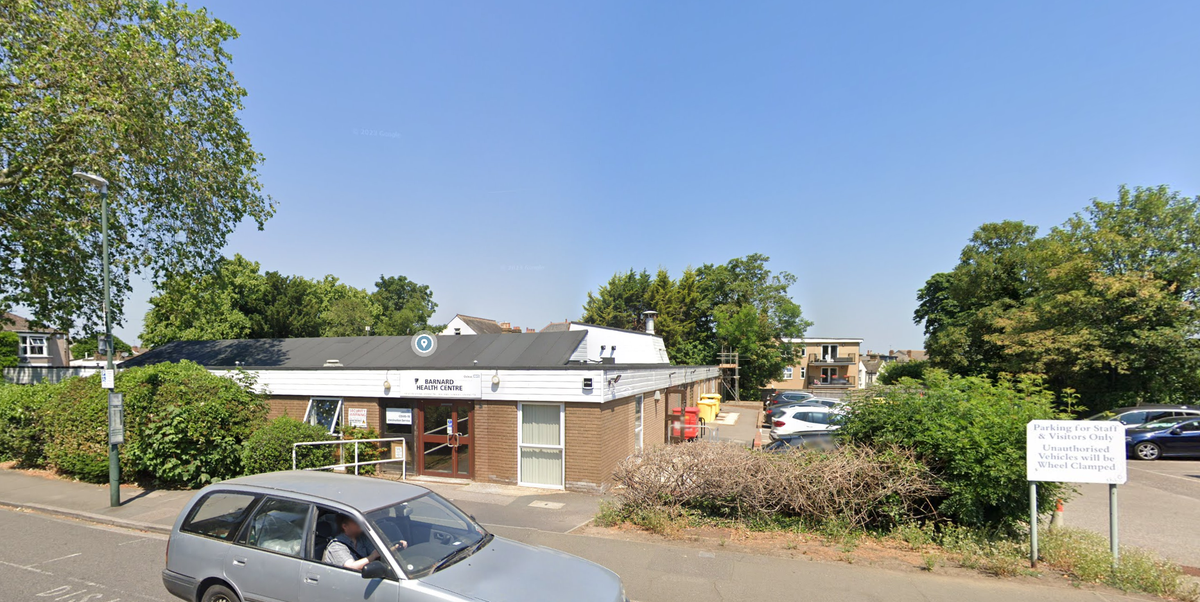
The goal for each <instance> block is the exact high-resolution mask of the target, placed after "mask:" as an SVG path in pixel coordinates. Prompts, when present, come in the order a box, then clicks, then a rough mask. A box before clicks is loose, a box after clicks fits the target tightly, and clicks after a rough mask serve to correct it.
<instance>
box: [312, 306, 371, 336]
mask: <svg viewBox="0 0 1200 602" xmlns="http://www.w3.org/2000/svg"><path fill="white" fill-rule="evenodd" d="M378 310H379V308H378V306H376V305H374V304H373V303H371V299H370V297H343V298H341V299H338V300H337V301H334V302H333V304H332V305H331V306H330V307H329V309H328V310H326V311H325V312H324V313H322V314H321V322H322V326H321V336H323V337H358V336H362V335H364V334H367V333H368V332H369V331H368V330H367V329H368V328H370V327H371V325H372V324H374V323H375V319H376V318H375V316H376V314H378V313H379V311H378Z"/></svg>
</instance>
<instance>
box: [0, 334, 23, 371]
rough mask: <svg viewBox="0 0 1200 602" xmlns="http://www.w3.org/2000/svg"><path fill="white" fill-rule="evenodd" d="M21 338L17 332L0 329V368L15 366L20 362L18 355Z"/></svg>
mask: <svg viewBox="0 0 1200 602" xmlns="http://www.w3.org/2000/svg"><path fill="white" fill-rule="evenodd" d="M20 344H21V338H20V337H18V336H17V333H15V332H10V331H7V330H0V369H3V368H15V367H17V364H19V363H21V358H20V356H19V355H17V354H18V353H19V347H20Z"/></svg>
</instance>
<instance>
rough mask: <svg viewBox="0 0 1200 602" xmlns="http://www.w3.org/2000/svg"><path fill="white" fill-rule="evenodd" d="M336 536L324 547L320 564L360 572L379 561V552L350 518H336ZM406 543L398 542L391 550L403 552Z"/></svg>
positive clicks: (341, 516)
mask: <svg viewBox="0 0 1200 602" xmlns="http://www.w3.org/2000/svg"><path fill="white" fill-rule="evenodd" d="M337 526H338V531H339V532H338V535H337V537H334V538H333V541H330V542H329V545H328V546H326V547H325V554H323V555H322V556H321V562H324V563H326V564H332V565H333V566H340V567H345V568H348V569H350V570H352V571H361V570H362V569H363V567H364V566H367V564H369V563H371V562H373V561H375V560H378V559H379V550H376V549H375V546H374V545H373V544H372V543H371V540H370V538H369V537H367V536H366V535H364V534H363V532H362V527H359V526H358V521H356V520H354V519H353V518H352V517H349V516H346V515H345V514H340V515H338V517H337ZM407 547H408V542H406V541H403V540H401V541H398V542H396V543H395V544H394V545H392V547H391V550H392V551H393V552H394V551H396V550H403V549H404V548H407Z"/></svg>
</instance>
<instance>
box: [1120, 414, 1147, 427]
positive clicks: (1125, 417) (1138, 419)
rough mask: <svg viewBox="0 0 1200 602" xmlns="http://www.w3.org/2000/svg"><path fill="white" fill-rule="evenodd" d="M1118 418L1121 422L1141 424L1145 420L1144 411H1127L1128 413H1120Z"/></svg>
mask: <svg viewBox="0 0 1200 602" xmlns="http://www.w3.org/2000/svg"><path fill="white" fill-rule="evenodd" d="M1119 420H1120V422H1121V423H1122V424H1143V423H1145V422H1146V413H1145V412H1129V413H1128V414H1121V417H1120V418H1119Z"/></svg>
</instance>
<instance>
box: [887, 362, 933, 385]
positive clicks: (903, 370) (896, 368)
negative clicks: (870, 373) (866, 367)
mask: <svg viewBox="0 0 1200 602" xmlns="http://www.w3.org/2000/svg"><path fill="white" fill-rule="evenodd" d="M928 369H929V362H928V361H927V360H913V361H911V362H888V363H887V364H884V366H883V367H882V368H881V369H880V370H879V377H878V379H877V381H878V383H879V384H881V385H896V384H900V379H903V378H911V379H913V380H921V379H922V378H924V377H925V371H926V370H928Z"/></svg>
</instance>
